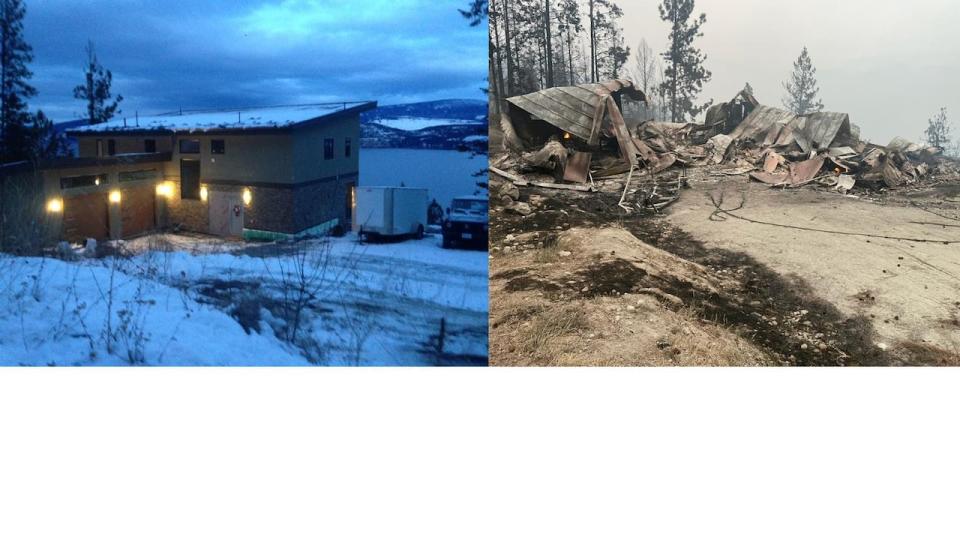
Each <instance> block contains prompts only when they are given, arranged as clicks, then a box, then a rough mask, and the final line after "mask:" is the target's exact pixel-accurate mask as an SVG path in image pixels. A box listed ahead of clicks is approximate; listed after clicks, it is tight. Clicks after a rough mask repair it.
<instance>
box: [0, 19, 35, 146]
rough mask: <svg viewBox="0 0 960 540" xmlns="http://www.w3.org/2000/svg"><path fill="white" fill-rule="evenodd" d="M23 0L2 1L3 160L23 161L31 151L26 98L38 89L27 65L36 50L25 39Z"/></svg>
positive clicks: (0, 111) (0, 95) (0, 107)
mask: <svg viewBox="0 0 960 540" xmlns="http://www.w3.org/2000/svg"><path fill="white" fill-rule="evenodd" d="M25 15H26V6H25V5H24V3H23V0H0V163H8V162H12V161H21V160H24V159H27V158H28V157H29V154H30V146H31V144H30V123H31V118H30V114H29V113H28V112H27V99H29V98H31V97H33V96H35V95H36V94H37V91H36V89H35V88H34V87H32V86H30V84H29V82H28V81H29V79H30V77H32V76H33V73H31V72H30V69H29V68H28V67H27V64H29V63H30V62H31V61H32V60H33V49H32V48H31V47H30V45H28V44H27V42H26V41H24V39H23V18H24V16H25Z"/></svg>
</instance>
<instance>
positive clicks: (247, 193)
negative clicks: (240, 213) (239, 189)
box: [243, 188, 253, 206]
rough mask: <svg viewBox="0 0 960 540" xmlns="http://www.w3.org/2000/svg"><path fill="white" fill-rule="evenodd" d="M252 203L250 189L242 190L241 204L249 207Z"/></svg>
mask: <svg viewBox="0 0 960 540" xmlns="http://www.w3.org/2000/svg"><path fill="white" fill-rule="evenodd" d="M252 201H253V193H252V192H251V191H250V188H243V204H245V205H247V206H250V203H251V202H252Z"/></svg>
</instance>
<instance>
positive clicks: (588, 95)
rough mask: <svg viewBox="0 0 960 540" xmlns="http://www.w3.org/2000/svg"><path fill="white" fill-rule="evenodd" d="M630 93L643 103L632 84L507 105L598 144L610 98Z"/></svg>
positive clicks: (549, 92)
mask: <svg viewBox="0 0 960 540" xmlns="http://www.w3.org/2000/svg"><path fill="white" fill-rule="evenodd" d="M621 92H624V93H627V94H628V95H629V96H630V97H632V98H634V99H640V100H643V99H644V98H643V93H642V92H640V91H639V90H637V89H636V88H634V86H633V83H632V82H630V81H628V80H613V81H605V82H602V83H594V84H581V85H578V86H563V87H556V88H548V89H546V90H540V91H539V92H533V93H532V94H525V95H522V96H515V97H512V98H508V99H507V101H508V102H510V103H511V104H513V105H515V106H516V107H518V108H520V109H522V110H523V111H526V112H527V113H529V114H531V115H532V116H533V117H535V118H537V119H540V120H543V121H544V122H547V123H548V124H551V125H553V126H554V127H557V128H559V129H562V130H563V131H566V132H567V133H570V134H572V135H573V136H575V137H577V138H580V139H582V140H584V141H587V142H588V143H589V144H596V143H597V141H598V139H599V136H600V127H601V124H602V122H603V118H604V116H605V114H604V113H605V112H606V104H607V100H606V98H607V96H610V95H615V94H619V93H621Z"/></svg>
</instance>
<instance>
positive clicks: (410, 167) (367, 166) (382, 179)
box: [359, 148, 487, 208]
mask: <svg viewBox="0 0 960 540" xmlns="http://www.w3.org/2000/svg"><path fill="white" fill-rule="evenodd" d="M486 168H487V156H486V155H477V156H473V155H471V154H470V153H469V152H457V151H455V150H415V149H407V148H361V149H360V181H359V185H361V186H368V187H369V186H399V185H400V183H401V182H402V183H403V185H404V186H406V187H418V188H427V189H428V190H429V198H430V200H432V199H436V200H437V202H438V203H440V205H441V206H442V207H443V208H446V207H448V206H450V201H452V200H453V198H454V197H457V196H460V195H473V193H474V191H475V190H476V189H477V186H476V182H477V180H479V178H475V177H474V176H473V174H474V173H476V172H477V171H480V170H484V169H486Z"/></svg>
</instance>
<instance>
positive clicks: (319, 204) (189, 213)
mask: <svg viewBox="0 0 960 540" xmlns="http://www.w3.org/2000/svg"><path fill="white" fill-rule="evenodd" d="M327 138H332V139H333V140H334V156H333V158H332V159H324V140H325V139H327ZM77 139H78V146H79V154H80V158H96V157H97V140H101V141H103V152H104V154H105V156H106V154H107V153H108V141H110V140H114V141H115V146H116V153H117V154H139V153H143V152H144V140H145V139H153V140H154V141H156V150H157V152H170V154H169V160H167V161H164V162H159V163H151V164H149V165H147V164H130V165H129V166H126V165H125V166H124V167H122V170H139V169H144V168H156V169H158V170H159V171H160V175H159V178H158V180H157V181H156V182H157V183H159V182H164V183H165V184H166V185H167V186H169V189H170V193H169V194H168V195H166V196H161V195H158V196H157V198H158V201H159V202H158V204H157V210H156V216H157V224H158V227H169V228H180V229H184V230H189V231H195V232H202V233H206V232H209V231H210V216H209V213H210V210H209V203H208V200H209V199H208V200H194V199H184V198H183V197H182V191H181V187H182V186H181V177H180V176H181V174H180V164H181V160H182V159H191V160H197V161H198V162H199V164H200V185H201V187H202V188H204V189H206V190H207V193H208V194H209V193H210V192H212V191H233V192H243V190H245V189H248V190H250V192H251V194H252V201H251V203H250V204H246V205H244V227H245V228H246V229H251V230H254V231H267V232H277V233H286V234H295V233H298V232H302V231H304V230H307V229H310V228H312V227H315V226H318V225H322V224H328V225H329V224H331V222H333V221H334V220H336V221H337V222H339V223H340V224H341V225H343V224H344V223H345V222H347V221H349V219H350V211H349V209H348V208H347V206H346V199H347V190H348V186H350V185H351V184H352V185H356V184H357V178H358V175H359V155H360V117H359V113H356V114H347V115H345V116H338V117H332V118H330V119H329V120H327V121H323V122H317V123H314V124H310V125H306V126H301V127H298V128H294V129H288V130H274V131H263V130H253V129H251V130H249V131H243V130H233V131H229V132H222V133H216V132H197V133H187V132H181V133H175V134H171V133H166V134H163V133H90V134H86V133H84V134H78V135H77ZM185 139H189V140H197V141H199V146H200V152H199V153H195V154H191V153H184V154H181V153H180V141H181V140H185ZM347 139H349V140H350V142H351V144H350V146H351V155H350V156H349V157H348V156H346V155H345V153H346V152H345V150H346V141H347ZM213 140H222V141H223V142H224V153H223V154H214V153H212V151H211V150H212V149H211V141H213ZM136 159H141V158H140V157H139V156H138V157H137V158H136ZM117 167H118V166H117V165H110V166H109V167H106V166H97V167H82V168H75V169H73V168H67V167H61V168H58V169H56V170H50V171H45V172H44V175H45V177H49V178H47V179H46V180H45V185H46V187H45V190H46V192H48V193H50V194H53V193H60V192H61V190H60V186H59V179H60V177H62V176H79V175H85V174H96V173H103V174H106V175H107V181H105V182H104V183H103V184H101V186H97V187H96V189H97V190H100V191H103V192H104V193H107V192H109V191H110V189H111V186H114V189H116V188H117V187H116V186H118V185H119V182H118V174H119V172H120V170H121V168H117ZM122 187H123V186H120V187H119V188H121V189H122ZM91 189H94V188H77V190H76V191H75V192H74V191H72V190H68V191H70V193H60V195H59V196H64V197H66V196H68V195H71V194H84V193H86V192H87V191H88V190H91ZM49 196H52V195H46V197H47V198H49ZM61 227H62V224H61ZM121 234H122V233H121Z"/></svg>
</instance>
